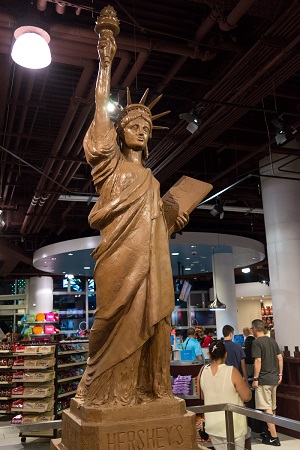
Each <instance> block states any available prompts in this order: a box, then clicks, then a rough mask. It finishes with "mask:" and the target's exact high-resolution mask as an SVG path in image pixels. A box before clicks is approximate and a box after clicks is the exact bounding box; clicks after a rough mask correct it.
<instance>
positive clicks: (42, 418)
mask: <svg viewBox="0 0 300 450" xmlns="http://www.w3.org/2000/svg"><path fill="white" fill-rule="evenodd" d="M50 420H54V414H53V413H52V412H46V413H43V414H39V415H36V416H34V415H32V414H18V415H16V416H14V417H13V418H12V420H11V423H12V424H15V425H18V424H19V425H20V424H24V423H36V422H48V421H50Z"/></svg>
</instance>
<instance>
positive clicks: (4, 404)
mask: <svg viewBox="0 0 300 450" xmlns="http://www.w3.org/2000/svg"><path fill="white" fill-rule="evenodd" d="M10 407H11V402H10V400H1V401H0V414H7V413H10Z"/></svg>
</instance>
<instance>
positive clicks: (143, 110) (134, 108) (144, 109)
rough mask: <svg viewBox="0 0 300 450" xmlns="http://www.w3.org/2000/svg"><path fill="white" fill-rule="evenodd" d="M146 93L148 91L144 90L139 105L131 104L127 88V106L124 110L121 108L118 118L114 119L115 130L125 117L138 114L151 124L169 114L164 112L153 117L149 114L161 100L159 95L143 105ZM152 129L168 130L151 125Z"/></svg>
mask: <svg viewBox="0 0 300 450" xmlns="http://www.w3.org/2000/svg"><path fill="white" fill-rule="evenodd" d="M148 92H149V89H146V91H145V92H144V95H143V96H142V98H141V100H140V101H139V103H132V101H131V95H130V90H129V88H127V105H126V106H125V108H123V109H122V110H121V111H120V112H119V114H118V116H117V117H116V119H115V122H116V127H117V129H118V127H119V126H120V124H121V122H122V120H123V119H125V117H126V116H131V115H133V116H136V115H137V114H139V113H140V114H141V115H142V116H144V117H145V118H147V119H148V120H149V122H151V124H152V123H153V121H154V120H155V119H158V118H159V117H163V116H165V115H166V114H168V113H169V112H170V111H164V112H162V113H159V114H156V115H154V116H153V115H152V113H151V109H152V108H153V106H154V105H156V103H157V102H158V101H159V100H160V99H161V97H162V94H161V95H159V96H158V97H156V98H155V99H154V100H153V101H152V102H151V103H150V104H149V105H145V102H146V99H147V96H148ZM152 128H153V129H161V130H168V127H161V126H159V125H152Z"/></svg>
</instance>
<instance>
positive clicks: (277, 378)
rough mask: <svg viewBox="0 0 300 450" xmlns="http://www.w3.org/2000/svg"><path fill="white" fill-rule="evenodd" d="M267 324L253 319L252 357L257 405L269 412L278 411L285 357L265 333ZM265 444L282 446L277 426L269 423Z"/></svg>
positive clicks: (253, 384) (257, 407) (264, 438)
mask: <svg viewBox="0 0 300 450" xmlns="http://www.w3.org/2000/svg"><path fill="white" fill-rule="evenodd" d="M264 329H265V324H264V322H263V321H262V320H260V319H256V320H253V321H252V332H253V335H254V337H255V341H253V342H252V357H253V358H254V378H253V383H252V386H253V387H254V388H255V407H256V409H260V410H262V411H264V412H266V413H268V414H275V411H276V389H277V386H278V385H279V384H280V383H281V381H282V370H283V358H282V355H281V353H280V350H279V347H278V345H277V343H276V342H275V341H274V339H272V338H270V337H268V336H266V335H265V333H264ZM262 443H263V444H267V445H273V446H277V447H278V446H280V445H281V444H280V441H279V439H278V437H277V433H276V427H275V425H274V424H272V423H268V431H267V432H266V433H265V435H264V437H263V441H262Z"/></svg>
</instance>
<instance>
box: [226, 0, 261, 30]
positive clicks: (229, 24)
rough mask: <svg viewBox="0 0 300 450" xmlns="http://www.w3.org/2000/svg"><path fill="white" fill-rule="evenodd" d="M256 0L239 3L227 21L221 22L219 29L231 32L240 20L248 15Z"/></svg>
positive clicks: (243, 0)
mask: <svg viewBox="0 0 300 450" xmlns="http://www.w3.org/2000/svg"><path fill="white" fill-rule="evenodd" d="M255 2H256V0H240V1H239V3H238V4H237V5H236V6H235V7H234V8H233V10H232V11H231V13H230V14H228V16H227V17H226V19H225V20H220V21H219V27H220V29H221V30H222V31H230V30H232V29H233V28H235V27H236V24H237V22H238V21H239V20H240V18H241V17H242V16H243V15H244V14H246V12H247V11H249V9H250V8H251V6H252V5H253V4H254V3H255Z"/></svg>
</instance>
